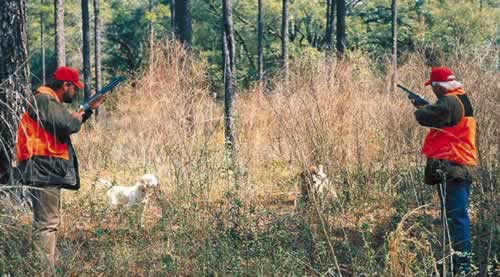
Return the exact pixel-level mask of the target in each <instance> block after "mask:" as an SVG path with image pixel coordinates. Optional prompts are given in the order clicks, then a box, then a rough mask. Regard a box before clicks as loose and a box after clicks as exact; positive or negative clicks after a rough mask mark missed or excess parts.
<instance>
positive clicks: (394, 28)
mask: <svg viewBox="0 0 500 277" xmlns="http://www.w3.org/2000/svg"><path fill="white" fill-rule="evenodd" d="M391 10H392V26H391V27H392V75H391V92H392V93H394V92H395V91H396V82H397V78H398V75H397V73H398V3H397V0H392V4H391Z"/></svg>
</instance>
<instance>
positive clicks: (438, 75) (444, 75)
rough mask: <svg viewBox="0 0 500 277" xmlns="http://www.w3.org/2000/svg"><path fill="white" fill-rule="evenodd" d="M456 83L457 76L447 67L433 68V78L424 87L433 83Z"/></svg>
mask: <svg viewBox="0 0 500 277" xmlns="http://www.w3.org/2000/svg"><path fill="white" fill-rule="evenodd" d="M449 81H455V75H453V71H451V69H449V68H448V67H446V66H443V67H433V68H432V70H431V78H430V80H428V81H427V82H425V84H424V86H428V85H430V84H431V83H432V82H449Z"/></svg>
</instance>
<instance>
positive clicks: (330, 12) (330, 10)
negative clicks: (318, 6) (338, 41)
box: [325, 0, 335, 86]
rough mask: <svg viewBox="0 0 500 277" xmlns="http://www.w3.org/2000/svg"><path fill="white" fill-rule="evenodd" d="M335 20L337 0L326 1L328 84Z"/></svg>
mask: <svg viewBox="0 0 500 277" xmlns="http://www.w3.org/2000/svg"><path fill="white" fill-rule="evenodd" d="M334 21H335V0H327V1H326V33H325V44H326V47H325V48H326V49H325V50H326V53H325V57H326V67H327V81H328V86H329V85H330V76H331V74H332V66H333V23H334Z"/></svg>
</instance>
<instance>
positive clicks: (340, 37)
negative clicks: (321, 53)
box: [337, 0, 346, 60]
mask: <svg viewBox="0 0 500 277" xmlns="http://www.w3.org/2000/svg"><path fill="white" fill-rule="evenodd" d="M345 16H346V7H345V0H337V58H338V59H339V60H343V59H344V52H345V45H346V26H345Z"/></svg>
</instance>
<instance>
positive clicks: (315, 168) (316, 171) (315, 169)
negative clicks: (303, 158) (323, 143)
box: [309, 165, 318, 174]
mask: <svg viewBox="0 0 500 277" xmlns="http://www.w3.org/2000/svg"><path fill="white" fill-rule="evenodd" d="M309 173H310V174H318V168H317V167H316V166H314V165H311V166H310V167H309Z"/></svg>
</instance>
